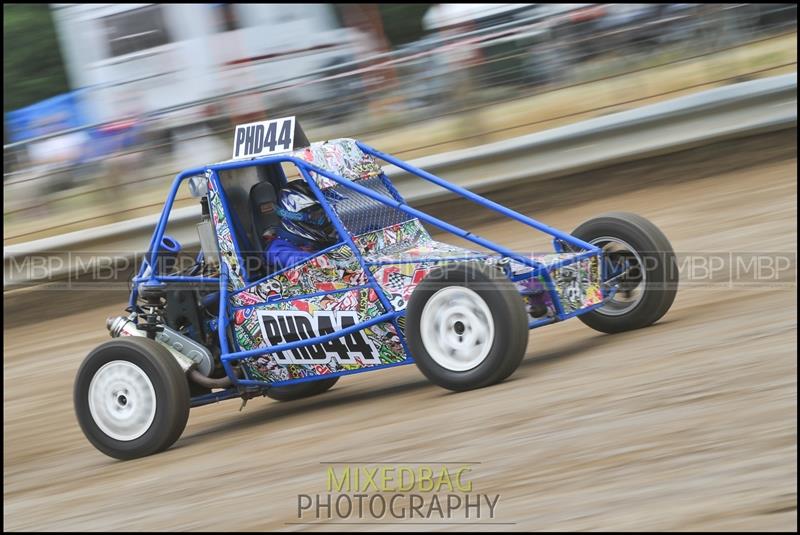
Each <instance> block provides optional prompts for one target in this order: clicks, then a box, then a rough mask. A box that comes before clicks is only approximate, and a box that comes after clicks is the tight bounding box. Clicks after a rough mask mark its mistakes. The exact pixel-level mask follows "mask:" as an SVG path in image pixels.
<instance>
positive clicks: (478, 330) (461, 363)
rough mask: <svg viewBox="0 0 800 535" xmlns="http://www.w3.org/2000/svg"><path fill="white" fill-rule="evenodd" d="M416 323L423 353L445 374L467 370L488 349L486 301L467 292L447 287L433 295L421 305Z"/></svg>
mask: <svg viewBox="0 0 800 535" xmlns="http://www.w3.org/2000/svg"><path fill="white" fill-rule="evenodd" d="M420 322H421V325H420V326H419V329H420V334H421V336H422V343H423V345H424V346H425V350H426V351H427V352H428V355H430V356H431V358H432V359H433V360H434V361H435V362H436V363H437V364H438V365H439V366H441V367H442V368H445V369H447V370H450V371H454V372H465V371H468V370H471V369H473V368H475V367H476V366H478V365H479V364H480V363H481V362H483V360H484V359H485V358H486V356H487V355H488V354H489V351H490V350H491V349H492V343H493V342H494V320H493V318H492V313H491V311H490V310H489V306H488V305H487V304H486V301H484V300H483V298H482V297H481V296H480V295H478V294H477V293H476V292H474V291H473V290H470V289H469V288H464V287H463V286H448V287H447V288H442V289H441V290H439V291H437V292H436V293H435V294H433V295H432V296H431V298H430V299H428V302H427V303H425V307H424V308H423V309H422V317H421V318H420Z"/></svg>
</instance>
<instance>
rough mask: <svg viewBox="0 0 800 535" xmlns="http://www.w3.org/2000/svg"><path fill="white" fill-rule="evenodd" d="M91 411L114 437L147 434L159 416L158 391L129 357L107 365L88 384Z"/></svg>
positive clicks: (101, 427) (100, 424)
mask: <svg viewBox="0 0 800 535" xmlns="http://www.w3.org/2000/svg"><path fill="white" fill-rule="evenodd" d="M89 412H90V413H91V415H92V419H93V420H94V422H95V423H96V424H97V427H99V428H100V430H101V431H102V432H103V433H105V434H106V435H108V436H109V437H111V438H113V439H115V440H121V441H130V440H135V439H137V438H139V437H140V436H142V435H143V434H145V432H147V430H148V429H150V425H151V424H152V423H153V418H155V415H156V392H155V390H154V389H153V383H152V382H151V381H150V378H149V377H148V376H147V374H146V373H144V371H143V370H142V369H141V368H140V367H139V366H137V365H136V364H133V363H132V362H128V361H126V360H114V361H111V362H109V363H107V364H104V365H103V366H102V367H101V368H100V369H99V370H97V372H95V374H94V377H92V382H91V383H89Z"/></svg>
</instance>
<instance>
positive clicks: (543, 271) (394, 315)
mask: <svg viewBox="0 0 800 535" xmlns="http://www.w3.org/2000/svg"><path fill="white" fill-rule="evenodd" d="M357 144H358V147H359V148H360V149H361V150H362V151H363V152H364V153H366V154H369V155H371V156H373V157H375V158H378V159H380V160H383V161H385V162H388V163H390V164H393V165H395V166H397V167H398V168H400V169H403V170H404V171H406V172H408V173H410V174H412V175H415V176H417V177H419V178H422V179H424V180H427V181H428V182H432V183H433V184H436V185H438V186H440V187H442V188H444V189H446V190H449V191H451V192H453V193H456V194H457V195H459V196H461V197H463V198H466V199H468V200H470V201H473V202H475V203H477V204H479V205H481V206H483V207H485V208H489V209H491V210H493V211H495V212H498V213H500V214H502V215H504V216H506V217H509V218H511V219H513V220H515V221H518V222H520V223H522V224H524V225H527V226H529V227H532V228H534V229H536V230H539V231H541V232H544V233H546V234H549V235H550V236H552V237H553V238H554V240H553V243H554V248H555V250H556V252H562V247H561V243H562V242H565V243H567V244H569V245H570V246H572V247H574V248H577V249H582V250H583V252H580V253H577V254H575V255H574V256H573V257H571V258H568V259H564V260H560V261H558V262H556V263H553V264H548V265H546V266H545V265H544V264H541V263H540V262H537V261H536V260H534V259H533V258H530V257H526V256H523V255H520V254H518V253H516V252H514V251H512V250H510V249H507V248H505V247H503V246H501V245H498V244H495V243H493V242H491V241H489V240H487V239H485V238H482V237H480V236H478V235H475V234H473V233H471V232H469V231H466V230H464V229H462V228H460V227H457V226H455V225H452V224H450V223H447V222H446V221H443V220H441V219H438V218H436V217H434V216H431V215H428V214H426V213H425V212H421V211H419V210H417V209H415V208H412V207H411V206H409V205H407V204H405V202H403V200H402V199H401V198H400V197H399V195H398V199H395V198H391V197H387V196H385V195H382V194H380V193H376V192H374V191H372V190H370V189H368V188H366V187H364V186H362V185H361V184H359V183H358V182H353V181H351V180H347V179H345V178H343V177H340V176H338V175H335V174H333V173H331V172H329V171H327V170H325V169H322V168H319V167H317V166H315V165H312V164H310V163H309V162H306V161H305V160H302V159H299V158H296V157H294V156H291V155H286V154H283V155H274V156H266V157H262V158H256V159H251V160H243V161H230V162H223V163H218V164H213V165H208V166H204V167H198V168H193V169H188V170H186V171H183V172H182V173H180V174H178V175H177V176H176V178H175V180H174V182H173V184H172V187H171V189H170V192H169V195H168V196H167V200H166V202H165V204H164V209H163V211H162V213H161V217H160V219H159V221H158V225H157V226H156V230H155V232H154V233H153V237H152V239H151V240H150V245H149V249H148V253H147V255H146V257H145V259H144V261H143V262H142V265H141V267H140V269H139V271H138V274H137V276H136V277H135V278H134V279H133V283H134V284H133V289H132V291H131V296H130V302H129V304H130V305H131V306H132V307H136V301H137V297H138V285H139V284H140V283H141V284H144V285H146V286H147V285H163V284H165V283H168V282H171V283H187V284H189V283H191V284H198V283H206V284H218V285H219V290H220V300H219V317H218V318H217V331H218V337H219V345H220V360H221V362H222V365H223V367H224V369H225V372H226V374H227V375H228V377H229V378H230V380H231V382H232V384H233V386H232V387H231V388H229V389H227V390H224V391H220V392H214V393H211V394H207V395H203V396H197V397H195V398H192V406H199V405H205V404H207V403H214V402H217V401H221V400H224V399H229V398H233V397H239V396H241V395H243V394H245V393H246V392H247V391H254V392H258V391H263V389H265V388H269V387H273V386H283V385H289V384H296V383H301V382H306V381H313V380H318V379H326V378H332V377H337V376H340V375H349V374H354V373H360V372H365V371H373V370H377V369H383V368H389V367H394V366H399V365H403V364H410V363H412V362H413V358H412V356H411V355H410V353H409V351H408V347H407V346H406V342H405V337H404V336H403V334H402V331H401V329H400V328H399V326H398V323H397V319H398V318H399V317H401V316H403V315H405V310H401V311H397V310H394V307H393V306H392V305H391V303H390V302H389V300H388V299H387V297H386V295H385V294H384V292H383V290H382V288H381V287H380V285H379V284H378V283H377V281H376V280H375V277H374V275H373V274H372V272H371V271H370V269H369V266H370V265H373V263H371V262H368V261H366V260H365V259H364V257H363V256H362V254H361V251H360V250H359V249H358V247H357V246H356V245H355V242H354V240H353V237H352V236H351V235H350V233H349V232H348V231H347V229H346V228H345V227H344V225H343V223H342V221H341V219H340V218H339V216H338V215H337V213H336V212H335V210H334V209H333V208H332V207H331V206H330V204H329V203H328V201H327V199H326V198H325V195H324V194H323V192H322V190H321V188H320V187H319V185H318V184H317V182H316V181H315V180H314V179H313V177H312V176H311V173H316V174H317V175H319V176H323V177H325V178H328V179H330V180H331V181H333V182H335V183H336V184H340V185H342V186H344V187H346V188H349V189H351V190H354V191H356V192H358V193H360V194H362V195H364V196H366V197H369V198H371V199H373V200H375V201H376V202H379V203H381V204H384V205H387V206H390V207H392V208H395V209H397V210H400V211H402V212H404V213H406V214H408V215H409V216H410V218H418V219H419V220H420V221H423V222H425V223H429V224H431V225H433V226H435V227H438V228H440V229H442V230H444V231H446V232H448V233H451V234H454V235H456V236H459V237H460V238H463V239H466V240H468V241H470V242H472V243H475V244H476V245H480V246H481V247H483V248H485V249H488V250H490V251H493V252H495V253H497V254H499V255H501V257H502V258H504V259H505V258H508V259H512V260H515V261H517V262H519V263H520V264H523V265H525V266H528V267H530V268H531V270H530V271H528V272H525V273H522V274H520V275H516V276H512V275H511V274H510V273H507V275H508V276H509V279H510V280H511V281H512V282H519V281H521V280H526V279H530V278H533V277H537V276H541V277H543V279H544V281H545V286H546V288H547V291H548V293H549V294H550V297H551V299H552V302H553V304H554V306H555V309H556V310H555V311H556V316H555V317H552V318H545V319H543V320H535V321H531V322H530V323H529V328H536V327H539V326H543V325H546V324H549V323H553V322H556V321H562V320H565V319H568V318H571V317H573V316H577V315H580V314H584V313H587V312H590V311H592V310H594V309H596V308H598V307H600V306H603V305H604V304H605V302H606V301H607V300H608V299H609V298H610V297H611V296H612V295H613V290H611V292H610V293H606V291H605V287H604V285H603V284H602V282H603V281H604V280H605V277H604V273H603V272H602V271H603V269H602V266H603V263H602V262H600V263H599V265H600V266H601V273H600V280H601V291H602V292H603V299H602V301H601V302H600V303H597V304H595V305H592V306H589V307H585V308H580V309H577V310H574V311H572V312H569V313H566V312H564V310H563V307H562V304H561V299H560V297H559V295H558V293H557V292H556V289H555V285H554V283H553V280H552V278H551V276H550V273H549V271H550V270H552V269H555V268H560V267H563V266H566V265H569V264H572V263H575V262H578V261H580V260H583V259H585V258H590V257H593V256H597V257H598V259H600V260H602V250H601V249H600V248H598V247H596V246H594V245H592V244H590V243H587V242H585V241H582V240H580V239H578V238H576V237H574V236H572V235H570V234H567V233H565V232H562V231H560V230H557V229H555V228H552V227H549V226H547V225H545V224H543V223H541V222H539V221H536V220H535V219H532V218H530V217H527V216H525V215H523V214H520V213H519V212H516V211H514V210H511V209H509V208H507V207H505V206H502V205H500V204H497V203H496V202H494V201H491V200H489V199H487V198H485V197H482V196H480V195H477V194H475V193H473V192H471V191H469V190H467V189H464V188H462V187H459V186H456V185H454V184H451V183H449V182H447V181H445V180H443V179H441V178H439V177H437V176H435V175H432V174H430V173H428V172H426V171H423V170H422V169H418V168H416V167H414V166H412V165H410V164H408V163H406V162H403V161H401V160H398V159H397V158H394V157H392V156H391V155H388V154H385V153H382V152H380V151H377V150H375V149H373V148H372V147H369V146H368V145H365V144H363V143H361V142H358V143H357ZM281 163H291V164H293V165H295V166H296V167H297V169H298V170H299V172H300V174H301V176H302V177H303V179H304V180H305V181H306V182H307V183H308V185H309V187H310V188H311V190H312V191H313V192H314V195H315V196H316V197H317V199H318V200H319V202H320V204H321V205H322V207H323V209H324V210H325V213H326V214H327V216H328V217H329V218H330V220H331V222H332V223H333V225H334V227H335V228H336V230H337V232H338V234H339V237H340V238H341V242H340V243H339V244H337V246H341V245H343V244H346V245H347V246H349V248H350V249H351V250H352V252H353V254H354V255H355V257H356V258H357V259H358V262H359V264H360V266H361V268H362V269H363V270H364V273H365V274H366V276H367V280H368V283H367V284H366V285H365V287H369V288H372V289H373V290H374V291H375V293H376V295H377V296H378V299H379V300H380V302H381V305H382V306H383V309H384V311H385V312H384V313H383V314H380V315H378V316H376V317H373V318H370V319H369V320H366V321H362V322H360V323H357V324H355V325H352V326H350V327H347V328H345V329H342V330H340V331H338V332H335V333H332V334H328V335H325V336H319V337H315V338H311V339H306V340H299V341H295V342H290V343H285V344H281V345H277V346H271V347H269V348H257V349H252V350H247V351H231V348H230V344H229V340H228V339H229V336H228V332H229V328H230V322H229V312H230V305H229V303H228V300H229V298H230V291H229V289H228V282H229V273H228V266H227V264H225V262H221V264H220V276H219V277H187V276H165V275H160V274H158V273H156V269H157V266H158V263H157V256H158V248H159V244H160V243H161V241H162V239H163V237H164V233H165V231H166V227H167V222H168V220H169V214H170V212H171V210H172V206H173V205H174V202H175V198H176V197H177V193H178V189H179V188H180V186H181V184H182V183H183V182H184V181H185V180H187V179H189V178H191V177H196V176H205V177H207V179H208V180H210V181H211V182H212V183H213V185H214V187H215V188H217V191H218V192H220V196H221V200H222V206H223V210H224V212H225V215H226V218H227V219H228V221H233V218H232V216H233V214H231V212H230V209H229V207H228V203H227V200H226V197H225V192H224V190H223V189H222V188H221V184H220V181H219V176H218V173H219V172H220V171H229V170H234V169H240V168H243V167H254V166H259V165H269V164H281ZM392 189H393V188H392ZM390 191H391V190H390ZM391 192H392V193H393V194H394V193H396V192H394V191H391ZM232 236H233V239H234V243H235V244H236V248H237V251H236V253H237V256H238V257H239V265H244V263H243V262H242V258H241V249H239V248H238V243H237V242H236V235H235V232H234V231H232ZM329 249H330V248H329ZM324 252H325V251H320V252H318V253H317V255H319V254H323V253H324ZM478 258H480V257H478ZM450 260H452V259H442V258H425V257H422V258H418V259H415V260H414V262H419V263H423V262H426V261H427V262H433V261H435V262H443V261H450ZM290 267H293V266H290ZM275 274H276V273H273V274H270V275H269V276H267V277H266V278H264V279H261V281H264V280H267V279H269V278H270V277H272V276H274V275H275ZM248 282H252V283H254V282H255V281H248ZM238 290H240V289H237V291H238ZM338 291H341V290H338ZM329 293H330V292H329ZM303 297H308V296H303V295H298V296H292V298H293V299H297V298H303ZM383 322H391V323H392V324H393V325H394V327H395V330H396V331H397V334H398V336H399V338H400V341H401V343H402V345H403V348H404V350H405V351H406V355H407V358H406V359H405V360H403V361H401V362H395V363H390V364H381V365H375V366H368V367H364V368H359V369H354V370H342V371H339V372H335V373H331V374H325V375H315V376H308V377H302V378H298V379H290V380H286V381H280V382H272V383H270V382H266V381H258V380H253V379H240V378H239V377H238V376H237V374H236V372H235V371H234V367H233V366H234V361H238V360H240V359H247V358H251V357H257V356H262V355H265V354H269V353H276V352H282V351H289V350H292V349H296V348H299V347H304V346H310V345H316V344H321V343H325V342H328V341H330V340H333V339H336V338H340V337H342V336H346V335H348V334H351V333H353V332H356V331H360V330H362V329H365V328H367V327H370V326H372V325H375V324H378V323H383Z"/></svg>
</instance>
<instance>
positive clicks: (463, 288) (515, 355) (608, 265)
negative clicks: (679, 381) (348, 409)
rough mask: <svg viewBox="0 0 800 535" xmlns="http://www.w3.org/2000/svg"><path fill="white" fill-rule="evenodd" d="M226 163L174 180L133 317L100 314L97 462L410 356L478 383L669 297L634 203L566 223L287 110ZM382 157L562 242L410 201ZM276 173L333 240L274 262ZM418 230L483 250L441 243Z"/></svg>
mask: <svg viewBox="0 0 800 535" xmlns="http://www.w3.org/2000/svg"><path fill="white" fill-rule="evenodd" d="M296 147H298V148H296ZM233 156H234V157H233V158H232V159H231V160H229V161H226V162H223V163H218V164H213V165H207V166H204V167H198V168H195V169H189V170H186V171H184V172H182V173H180V174H179V175H178V176H177V178H176V179H175V181H174V183H173V185H172V189H171V191H170V193H169V196H168V198H167V201H166V203H165V206H164V209H163V212H162V214H161V217H160V220H159V222H158V225H157V227H156V229H155V232H154V234H153V237H152V239H151V241H150V246H149V248H148V252H147V255H146V257H145V259H144V260H143V261H142V265H141V267H140V269H139V270H138V273H137V274H136V276H135V277H134V278H133V281H132V282H133V285H132V291H131V296H130V302H129V307H128V309H127V312H128V313H129V315H127V316H119V317H115V318H109V319H108V323H107V326H108V328H109V330H110V332H111V336H112V340H109V341H108V342H106V343H104V344H102V345H100V346H99V347H97V348H96V349H95V350H93V351H92V352H91V353H90V354H89V355H88V356H87V357H86V359H85V360H84V362H83V363H82V365H81V367H80V369H79V371H78V374H77V378H76V381H75V387H74V403H75V410H76V414H77V417H78V421H79V423H80V425H81V428H82V429H83V432H84V434H85V435H86V437H87V438H88V439H89V441H90V442H91V443H92V444H93V445H94V446H95V447H96V448H97V449H99V450H100V451H102V452H103V453H105V454H107V455H110V456H112V457H115V458H119V459H130V458H136V457H141V456H145V455H149V454H152V453H156V452H159V451H162V450H164V449H166V448H168V447H169V446H170V445H172V444H173V443H174V442H175V441H176V440H177V439H178V437H179V436H180V435H181V433H182V432H183V429H184V428H185V425H186V422H187V419H188V414H189V409H190V408H191V407H197V406H201V405H205V404H208V403H214V402H218V401H222V400H225V399H230V398H242V400H243V401H242V403H245V402H246V401H247V400H248V399H250V398H252V397H255V396H264V395H266V396H268V397H271V398H273V399H277V400H293V399H298V398H303V397H307V396H312V395H315V394H319V393H322V392H324V391H326V390H328V389H330V388H331V387H332V386H333V385H334V384H335V383H336V382H337V381H338V380H339V378H340V377H341V376H343V375H348V374H353V373H358V372H364V371H371V370H379V369H383V368H388V367H392V366H399V365H403V364H410V363H412V362H414V363H416V365H417V366H418V368H419V369H420V371H421V372H422V373H423V374H424V375H425V376H426V377H427V378H428V379H430V380H431V381H432V382H433V383H435V384H437V385H440V386H442V387H444V388H447V389H451V390H456V391H459V390H468V389H474V388H480V387H484V386H488V385H491V384H495V383H498V382H500V381H502V380H504V379H505V378H507V377H508V376H509V375H511V374H512V373H513V372H514V370H515V369H516V368H517V366H518V365H519V363H520V361H521V360H522V358H523V356H524V355H525V352H526V348H527V343H528V330H529V329H533V328H536V327H541V326H544V325H548V324H550V323H554V322H558V321H563V320H566V319H569V318H571V317H573V316H575V317H578V318H579V319H581V320H582V321H583V322H584V323H586V324H587V325H589V326H590V327H592V328H594V329H597V330H599V331H602V332H606V333H613V332H619V331H625V330H630V329H636V328H639V327H644V326H647V325H650V324H652V323H653V322H655V321H657V320H658V319H659V318H661V317H662V316H663V315H664V314H665V313H666V312H667V310H668V309H669V307H670V306H671V304H672V302H673V300H674V298H675V294H676V288H677V264H676V261H675V255H674V253H673V251H672V248H671V246H670V244H669V242H668V240H667V239H666V237H665V236H664V235H663V234H662V233H661V232H660V231H659V230H658V229H657V228H656V227H655V226H654V225H653V224H652V223H650V222H648V221H647V220H645V219H643V218H641V217H639V216H636V215H633V214H627V213H608V214H604V215H601V216H599V217H596V218H594V219H591V220H589V221H587V222H585V223H583V224H581V225H580V226H578V227H577V229H575V230H574V231H573V232H572V233H571V234H568V233H565V232H562V231H559V230H556V229H554V228H551V227H548V226H547V225H544V224H543V223H540V222H539V221H536V220H534V219H532V218H530V217H527V216H525V215H523V214H520V213H517V212H515V211H513V210H510V209H509V208H506V207H504V206H501V205H499V204H497V203H495V202H492V201H491V200H489V199H486V198H484V197H482V196H479V195H476V194H475V193H472V192H470V191H468V190H466V189H463V188H461V187H459V186H456V185H454V184H451V183H449V182H447V181H445V180H443V179H441V178H439V177H436V176H434V175H431V174H430V173H427V172H425V171H423V170H421V169H417V168H416V167H414V166H412V165H410V164H408V163H406V162H403V161H401V160H398V159H396V158H394V157H392V156H390V155H388V154H384V153H381V152H379V151H377V150H375V149H373V148H371V147H369V146H367V145H365V144H363V143H361V142H358V141H355V140H353V139H336V140H331V141H325V142H319V143H308V141H307V140H306V139H305V135H304V134H303V133H302V129H300V128H299V126H298V125H296V123H295V120H294V118H293V117H292V118H286V119H277V120H273V121H265V122H263V123H253V124H250V125H241V126H239V127H237V129H236V141H235V149H234V154H233ZM381 161H383V162H387V163H389V164H393V165H395V166H397V167H398V168H400V169H402V170H404V171H405V172H407V173H408V174H410V175H414V176H415V177H418V178H419V179H422V180H426V181H429V182H431V183H433V184H436V185H437V186H440V187H441V188H444V189H446V190H449V191H450V192H452V193H455V194H456V195H459V196H461V197H463V198H466V199H468V200H470V201H474V202H475V203H477V204H479V205H481V206H483V207H485V208H488V209H490V210H493V211H494V212H496V213H497V214H498V215H499V216H501V217H505V218H510V219H513V220H516V221H518V222H519V223H522V224H523V225H526V226H527V227H529V228H531V229H535V230H538V231H541V232H544V233H546V234H549V235H551V236H552V237H553V246H554V249H555V251H554V252H553V253H549V254H538V255H527V254H520V253H518V252H515V251H513V250H511V249H508V248H506V247H504V246H502V245H499V244H496V243H494V242H491V241H489V240H487V239H484V238H482V237H480V236H477V235H475V234H472V233H470V232H468V231H466V230H463V229H461V228H459V227H457V226H454V225H452V224H450V223H448V222H446V221H443V220H441V219H439V218H436V217H433V216H431V215H429V214H427V213H425V212H422V211H420V210H417V209H415V208H413V207H411V206H409V205H408V204H407V203H406V202H405V201H404V200H403V198H402V197H401V195H400V194H399V193H398V191H397V189H396V188H395V187H394V186H393V184H392V182H391V181H390V180H389V179H388V178H387V176H386V174H384V172H383V170H382V168H381V165H380V162H381ZM286 169H296V171H297V173H298V174H299V177H298V180H304V181H305V182H306V183H307V184H308V186H309V188H310V190H311V191H312V192H313V194H314V195H315V196H316V198H317V200H318V201H319V203H320V204H321V205H322V207H323V208H324V211H325V214H326V215H327V217H328V218H330V221H331V222H332V223H333V225H334V226H335V229H336V231H337V233H338V240H339V241H338V243H336V244H335V245H333V246H330V247H327V248H325V249H323V250H320V251H317V252H315V254H313V256H311V257H310V258H308V259H306V260H304V261H302V262H299V263H297V264H295V265H290V266H288V267H286V268H285V269H281V270H277V271H271V270H270V269H269V267H268V266H266V265H265V264H264V262H263V261H261V260H262V259H263V254H264V251H263V248H262V246H261V244H260V242H259V236H261V235H262V233H263V232H264V230H265V229H268V228H270V226H274V225H276V224H279V222H280V221H279V216H278V214H277V213H276V211H275V210H274V203H275V201H276V194H277V192H278V191H279V190H280V189H281V188H282V187H284V186H286V184H287V173H286ZM184 183H188V186H189V190H190V191H191V192H192V194H193V195H194V196H196V197H198V198H199V199H200V203H201V206H202V215H201V216H200V221H199V223H198V225H197V228H198V235H199V242H200V251H199V254H198V255H197V256H196V257H195V256H194V255H192V256H191V259H192V262H191V265H190V266H189V267H187V268H185V269H181V268H178V267H176V266H178V264H179V262H177V260H178V258H179V256H180V254H181V247H180V245H179V244H178V243H177V241H176V240H175V239H173V238H170V237H169V236H167V235H166V228H167V223H168V221H169V217H170V211H171V209H172V206H173V204H174V201H175V198H176V195H177V192H178V189H179V187H180V186H181V185H182V184H184ZM424 225H430V226H432V227H436V228H438V229H441V230H443V231H446V232H448V233H450V234H453V235H455V236H458V237H459V238H462V239H464V240H467V241H469V242H472V243H473V244H475V245H476V246H478V247H479V248H480V249H481V250H472V249H466V248H462V247H459V246H455V245H451V244H447V243H443V242H439V241H436V240H434V239H433V238H432V237H431V235H430V234H429V232H428V230H427V229H426V228H425V226H424Z"/></svg>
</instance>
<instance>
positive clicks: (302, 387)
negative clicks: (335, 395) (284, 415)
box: [267, 377, 339, 401]
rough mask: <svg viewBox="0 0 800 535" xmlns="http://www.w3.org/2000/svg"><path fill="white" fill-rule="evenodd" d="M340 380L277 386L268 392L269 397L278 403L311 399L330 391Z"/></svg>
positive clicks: (318, 380) (332, 378)
mask: <svg viewBox="0 0 800 535" xmlns="http://www.w3.org/2000/svg"><path fill="white" fill-rule="evenodd" d="M338 380H339V378H338V377H331V378H330V379H317V380H316V381H308V382H305V383H299V384H296V385H287V386H275V387H272V388H270V389H268V390H267V397H270V398H272V399H274V400H277V401H293V400H295V399H303V398H309V397H311V396H316V395H317V394H322V393H323V392H326V391H328V390H330V389H331V388H333V385H335V384H336V382H337V381H338Z"/></svg>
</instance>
